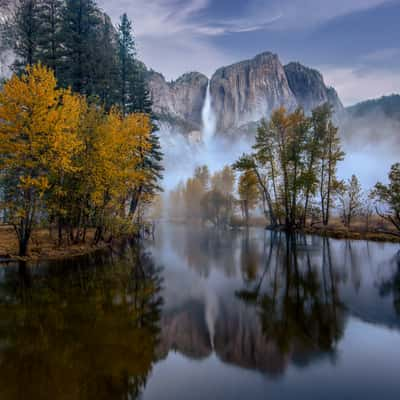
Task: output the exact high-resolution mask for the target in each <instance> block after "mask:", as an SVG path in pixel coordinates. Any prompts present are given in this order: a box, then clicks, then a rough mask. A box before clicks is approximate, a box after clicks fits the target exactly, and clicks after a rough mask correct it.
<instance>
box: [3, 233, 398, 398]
mask: <svg viewBox="0 0 400 400" xmlns="http://www.w3.org/2000/svg"><path fill="white" fill-rule="evenodd" d="M399 250H400V247H399V245H393V244H381V243H368V242H351V241H338V240H328V239H322V238H318V237H300V236H299V237H287V236H285V235H284V234H273V233H271V232H265V231H263V230H262V229H252V230H250V231H249V232H247V233H246V232H216V231H213V230H204V229H203V230H201V229H196V228H187V227H184V226H171V225H160V227H159V229H158V232H157V237H156V240H155V241H154V242H149V243H146V244H145V245H144V246H143V247H142V248H140V249H137V248H135V247H132V246H131V247H126V248H124V249H121V250H118V251H116V252H114V253H113V254H98V255H96V256H92V257H85V258H82V259H77V260H75V261H73V262H62V263H57V264H54V263H52V264H40V265H34V266H24V265H9V266H3V267H1V268H0V399H40V400H41V399H43V400H45V399H136V398H142V399H149V400H154V399H224V400H225V399H267V398H268V399H278V398H279V399H294V398H295V399H303V398H304V399H309V398H312V399H359V398H360V399H377V398H379V399H398V398H400V379H399V377H400V375H399V371H400V253H399Z"/></svg>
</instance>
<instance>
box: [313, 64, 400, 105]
mask: <svg viewBox="0 0 400 400" xmlns="http://www.w3.org/2000/svg"><path fill="white" fill-rule="evenodd" d="M319 70H320V71H321V72H322V73H323V75H324V79H325V81H326V83H327V84H328V85H331V86H333V87H334V88H335V89H336V90H337V91H338V93H339V96H340V98H341V100H342V102H343V103H344V104H345V105H346V106H348V105H352V104H355V103H358V102H359V101H363V100H366V99H372V98H376V97H381V96H383V95H390V94H393V93H400V75H399V74H398V72H396V71H392V70H389V69H373V68H368V67H365V66H364V67H358V68H351V67H335V66H321V67H319Z"/></svg>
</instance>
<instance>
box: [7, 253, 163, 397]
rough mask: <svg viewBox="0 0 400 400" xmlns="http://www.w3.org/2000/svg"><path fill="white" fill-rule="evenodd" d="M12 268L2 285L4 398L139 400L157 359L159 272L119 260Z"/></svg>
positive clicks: (139, 257)
mask: <svg viewBox="0 0 400 400" xmlns="http://www.w3.org/2000/svg"><path fill="white" fill-rule="evenodd" d="M98 265H104V263H100V264H97V263H96V262H92V264H91V265H88V263H87V260H84V261H74V263H73V264H72V265H69V264H68V263H62V264H61V265H49V266H48V267H44V266H41V267H38V268H33V269H29V268H27V267H26V266H25V265H23V264H21V265H20V266H19V268H9V269H8V270H7V271H6V272H5V275H4V279H3V281H2V282H1V286H0V319H1V325H0V368H1V374H0V397H1V398H2V399H3V398H4V399H22V398H31V399H72V398H73V399H78V398H84V399H89V398H90V399H103V398H104V399H106V398H107V399H109V398H113V399H127V398H130V399H135V398H137V397H138V396H139V395H140V393H141V391H142V390H143V388H144V386H145V384H146V380H147V377H148V375H149V373H150V371H151V369H152V366H153V363H154V361H155V358H156V354H155V348H156V346H157V342H158V336H159V323H158V321H159V318H160V309H161V306H162V300H161V298H160V296H159V291H160V285H161V281H160V278H159V271H158V270H157V269H156V268H155V267H154V265H153V263H152V260H151V259H150V258H149V256H148V255H146V254H143V253H141V252H140V251H139V250H137V249H131V251H130V254H129V255H128V256H127V257H125V258H124V259H123V260H122V261H118V262H117V263H106V264H105V265H104V266H101V267H99V266H98Z"/></svg>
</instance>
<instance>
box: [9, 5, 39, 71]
mask: <svg viewBox="0 0 400 400" xmlns="http://www.w3.org/2000/svg"><path fill="white" fill-rule="evenodd" d="M38 12H39V8H38V0H19V2H18V4H17V7H16V10H15V14H14V17H13V23H12V24H11V26H12V32H11V36H12V37H13V41H14V52H15V55H16V61H15V63H14V66H13V69H14V70H15V71H16V72H19V73H20V72H22V71H23V70H24V69H25V67H26V66H27V65H28V66H32V65H34V64H35V63H36V62H37V61H38V60H39V43H38V41H39V33H40V28H39V26H40V25H39V19H38Z"/></svg>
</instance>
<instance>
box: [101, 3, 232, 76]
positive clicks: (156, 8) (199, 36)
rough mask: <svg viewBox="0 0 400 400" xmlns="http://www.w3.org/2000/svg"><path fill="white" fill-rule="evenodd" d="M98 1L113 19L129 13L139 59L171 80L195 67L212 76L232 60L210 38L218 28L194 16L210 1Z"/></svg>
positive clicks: (115, 19) (193, 69)
mask: <svg viewBox="0 0 400 400" xmlns="http://www.w3.org/2000/svg"><path fill="white" fill-rule="evenodd" d="M99 3H100V5H101V6H102V7H103V8H104V10H105V11H106V12H108V13H109V14H110V15H111V16H112V18H113V20H114V21H117V20H118V18H119V16H120V15H121V14H122V13H123V12H127V14H128V15H129V17H130V18H131V19H133V22H134V32H135V35H136V37H137V46H138V52H139V56H140V58H141V59H142V60H143V61H144V62H145V63H146V64H147V65H148V66H150V67H152V68H154V69H156V70H158V71H160V72H162V73H163V74H164V75H165V76H166V77H167V78H168V79H173V78H176V77H177V76H178V75H180V74H182V73H184V72H187V71H195V70H196V71H200V72H203V73H205V74H207V75H210V74H211V73H212V72H213V71H214V70H215V69H216V68H217V66H220V65H222V64H225V63H229V62H231V61H232V57H228V56H226V55H225V53H224V52H221V50H220V49H217V48H216V47H215V46H214V45H213V44H212V43H210V42H209V41H208V37H209V36H210V35H212V34H213V31H212V29H213V30H214V32H216V31H215V29H216V28H215V27H213V28H212V27H208V26H207V25H205V24H203V23H200V22H196V21H195V16H196V15H197V14H198V13H200V12H202V11H204V10H205V9H206V8H207V7H208V6H209V4H210V1H209V0H186V1H184V0H149V1H147V2H144V1H143V0H131V1H127V0H125V1H124V0H120V1H113V2H109V1H106V0H101V1H100V2H99Z"/></svg>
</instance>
